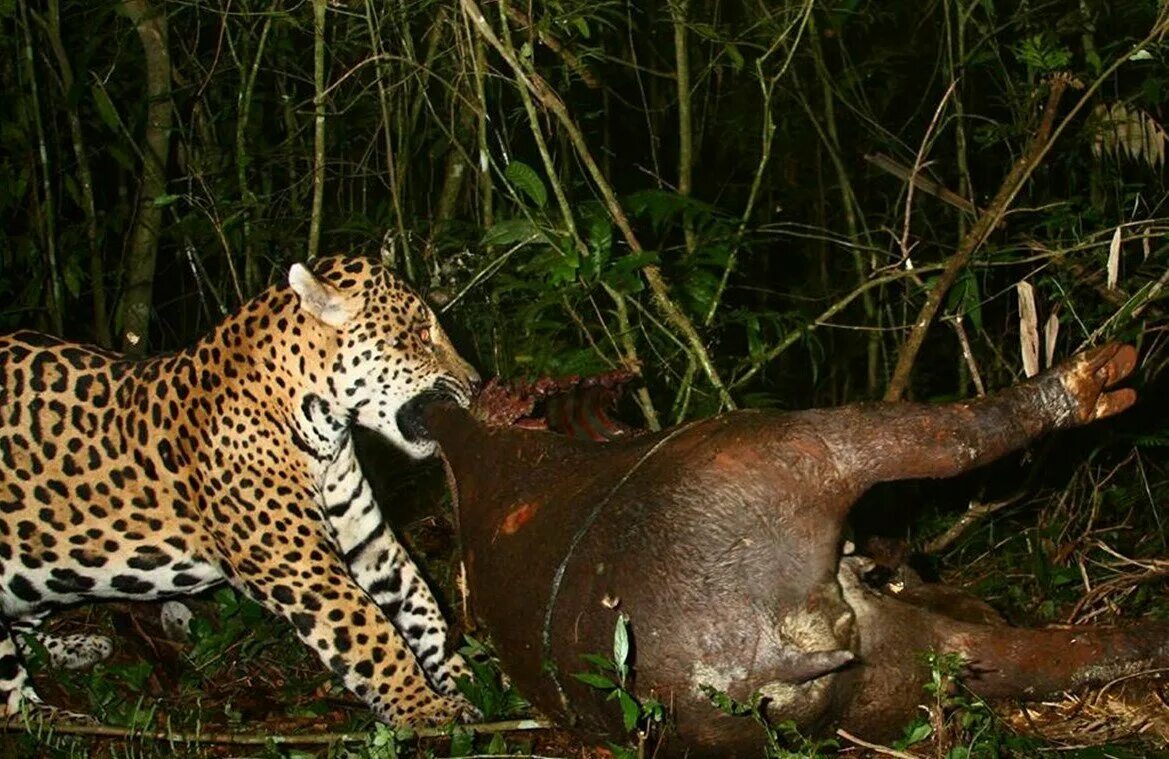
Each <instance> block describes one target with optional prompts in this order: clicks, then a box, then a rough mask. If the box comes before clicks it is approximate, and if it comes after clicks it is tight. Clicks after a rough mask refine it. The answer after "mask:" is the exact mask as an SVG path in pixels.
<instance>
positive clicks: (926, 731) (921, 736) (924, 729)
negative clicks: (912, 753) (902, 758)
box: [898, 722, 934, 748]
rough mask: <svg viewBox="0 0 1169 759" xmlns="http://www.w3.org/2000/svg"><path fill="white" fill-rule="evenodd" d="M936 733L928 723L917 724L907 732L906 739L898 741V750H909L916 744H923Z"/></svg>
mask: <svg viewBox="0 0 1169 759" xmlns="http://www.w3.org/2000/svg"><path fill="white" fill-rule="evenodd" d="M933 732H934V730H933V728H932V727H930V725H929V723H928V722H917V723H914V724H913V725H911V726H910V727H909V728H908V729H907V730H906V732H905V737H904V738H902V739H901V740H900V741H898V748H908V747H910V746H912V745H913V744H915V743H921V742H922V741H924V740H925V739H926V738H928V737H930V735H932V734H933Z"/></svg>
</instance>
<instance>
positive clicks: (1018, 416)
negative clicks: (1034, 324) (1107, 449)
mask: <svg viewBox="0 0 1169 759" xmlns="http://www.w3.org/2000/svg"><path fill="white" fill-rule="evenodd" d="M1134 366H1136V350H1135V349H1134V348H1133V347H1132V346H1130V345H1118V344H1110V345H1105V346H1102V347H1100V348H1095V349H1093V350H1089V351H1085V352H1084V353H1081V354H1079V355H1077V356H1075V357H1073V358H1072V359H1070V360H1069V361H1067V362H1065V363H1063V364H1060V365H1059V366H1056V367H1054V368H1052V369H1049V370H1048V371H1046V372H1044V373H1042V374H1040V375H1038V376H1036V377H1033V378H1032V379H1029V380H1027V381H1026V382H1023V383H1020V384H1018V385H1015V386H1014V387H1010V388H1007V389H1006V390H1002V391H1000V392H997V393H995V394H993V395H990V396H987V397H985V398H980V399H977V400H973V401H968V402H964V403H950V404H943V405H925V404H917V403H879V404H861V405H856V406H846V407H844V408H839V409H829V410H824V411H809V412H806V417H805V419H806V420H807V421H810V422H812V423H813V425H814V426H815V429H816V430H817V434H818V436H819V437H820V438H821V439H822V440H823V441H824V443H825V444H826V445H827V446H828V447H829V449H830V450H831V452H832V454H833V456H834V457H835V462H836V464H837V466H838V468H839V470H840V471H841V473H842V474H844V475H845V476H850V477H852V478H855V480H859V481H861V482H862V483H864V484H866V485H871V484H873V483H876V482H883V481H887V480H900V479H913V478H918V477H950V476H953V475H956V474H959V473H961V472H963V471H966V470H968V469H973V468H974V467H976V466H979V465H981V464H985V463H987V462H990V461H993V460H994V459H996V458H998V457H1000V456H1002V455H1004V454H1006V453H1008V452H1010V451H1012V450H1015V449H1017V448H1021V447H1022V446H1024V445H1026V444H1027V443H1029V442H1030V441H1031V440H1033V439H1034V438H1036V437H1037V436H1039V435H1040V434H1042V433H1044V432H1047V431H1049V430H1054V429H1060V428H1065V427H1074V426H1077V425H1081V424H1087V423H1088V422H1091V421H1094V420H1096V419H1103V418H1104V417H1107V416H1112V415H1113V414H1116V413H1119V412H1121V411H1123V410H1125V409H1126V408H1128V407H1129V406H1131V405H1132V404H1133V402H1134V401H1135V400H1136V393H1135V392H1134V391H1132V390H1130V389H1122V390H1115V391H1111V392H1108V391H1107V388H1109V387H1111V386H1112V385H1114V384H1115V383H1117V382H1119V381H1120V380H1122V379H1124V378H1125V377H1126V376H1128V374H1129V373H1130V372H1131V371H1132V370H1133V367H1134ZM820 417H822V418H820ZM855 480H854V481H855Z"/></svg>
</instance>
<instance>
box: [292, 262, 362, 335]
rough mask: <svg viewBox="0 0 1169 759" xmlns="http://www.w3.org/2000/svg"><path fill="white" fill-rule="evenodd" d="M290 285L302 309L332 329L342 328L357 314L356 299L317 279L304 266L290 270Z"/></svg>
mask: <svg viewBox="0 0 1169 759" xmlns="http://www.w3.org/2000/svg"><path fill="white" fill-rule="evenodd" d="M288 284H289V285H290V286H291V287H292V291H293V292H295V293H296V295H297V297H298V298H300V307H301V308H303V309H304V310H305V311H307V312H308V313H309V314H311V315H312V316H313V318H315V319H318V320H320V321H322V322H324V323H325V324H328V325H329V326H330V327H340V326H342V325H344V324H345V322H347V321H349V320H350V319H352V318H353V317H354V316H355V315H356V314H357V310H358V308H359V304H358V303H357V302H356V301H357V299H356V298H353V297H350V296H347V295H345V293H343V292H341V291H340V290H338V289H337V288H335V287H333V286H332V285H329V284H327V283H325V282H322V281H321V280H319V279H317V278H316V277H314V276H313V273H312V272H311V271H309V270H308V268H307V267H305V266H304V265H303V264H293V265H292V268H291V269H289V270H288Z"/></svg>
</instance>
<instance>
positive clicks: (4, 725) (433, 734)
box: [0, 719, 552, 746]
mask: <svg viewBox="0 0 1169 759" xmlns="http://www.w3.org/2000/svg"><path fill="white" fill-rule="evenodd" d="M551 727H552V724H551V723H549V722H545V721H543V720H536V719H515V720H505V721H502V722H483V723H480V724H476V725H458V726H457V729H459V730H464V731H466V732H469V733H477V734H479V733H504V732H515V731H521V730H547V729H549V728H551ZM0 731H5V732H27V733H31V734H33V735H38V736H39V735H44V734H54V735H82V736H91V737H95V738H130V739H135V740H143V741H162V742H166V743H214V744H221V745H227V746H266V745H269V744H277V745H282V746H327V745H332V744H336V743H364V742H366V741H368V740H369V739H370V738H371V737H372V736H373V735H374V733H372V732H357V733H305V734H301V735H285V734H269V733H204V732H201V731H198V730H197V731H195V732H193V733H190V732H172V731H168V730H142V729H141V728H134V727H117V726H114V725H78V724H71V723H53V722H47V721H46V722H38V721H35V720H30V721H23V722H19V721H9V722H0ZM410 734H412V735H414V736H416V737H418V738H440V737H443V736H447V735H450V734H451V728H450V727H418V728H413V729H411V730H410Z"/></svg>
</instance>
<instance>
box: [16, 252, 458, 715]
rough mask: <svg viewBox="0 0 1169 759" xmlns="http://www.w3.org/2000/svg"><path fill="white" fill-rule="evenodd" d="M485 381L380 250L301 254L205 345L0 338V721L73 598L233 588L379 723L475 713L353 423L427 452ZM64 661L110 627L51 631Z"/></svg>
mask: <svg viewBox="0 0 1169 759" xmlns="http://www.w3.org/2000/svg"><path fill="white" fill-rule="evenodd" d="M478 385H479V377H478V375H477V374H476V372H475V370H474V369H473V368H472V367H471V365H470V364H468V363H467V362H466V361H464V360H463V359H462V358H461V357H460V356H459V354H458V352H457V351H456V350H455V349H454V347H453V346H452V344H451V342H450V340H449V339H448V337H447V336H446V334H445V333H444V332H443V330H442V328H441V327H440V326H439V323H438V320H437V318H436V316H435V314H434V312H433V311H432V310H431V309H430V308H429V307H428V306H427V305H426V303H425V302H424V301H423V300H422V299H421V298H420V297H419V296H418V295H417V294H416V293H415V292H413V291H412V290H411V289H410V288H409V287H408V286H407V285H406V284H404V283H403V282H402V281H401V280H400V279H399V278H397V277H396V276H395V275H394V274H393V273H392V272H391V271H390V270H389V269H388V268H386V267H385V266H384V265H382V263H381V262H379V261H377V260H374V259H368V258H361V257H348V256H330V257H324V258H318V259H316V260H315V261H313V262H311V263H310V264H309V265H304V264H300V263H296V264H293V265H292V266H291V268H290V269H289V271H288V278H287V282H286V283H281V284H277V285H274V286H272V287H270V288H269V289H268V290H266V291H265V292H263V293H261V294H260V295H259V296H257V297H256V298H254V299H252V300H251V301H249V302H247V303H246V304H244V305H243V306H242V307H241V308H240V310H239V311H237V312H236V313H234V314H233V315H231V316H229V317H228V318H226V319H225V320H224V321H223V322H222V323H221V324H220V325H219V326H218V327H216V328H215V329H214V330H213V331H212V333H211V334H210V335H209V336H207V337H205V338H203V339H202V340H201V341H200V342H198V343H197V344H196V345H194V346H193V347H191V348H189V349H187V350H183V351H180V352H177V353H173V354H169V355H163V356H157V357H152V358H147V359H130V358H127V357H125V356H122V355H119V354H117V353H113V352H110V351H106V350H103V349H100V348H96V347H93V346H89V345H85V344H82V343H77V342H69V341H65V340H61V339H58V338H56V337H51V336H48V335H44V334H41V333H37V332H31V331H24V332H17V333H14V334H10V335H6V336H0V718H5V717H11V716H14V715H17V714H19V713H22V711H24V710H29V709H34V710H38V711H39V710H45V711H47V712H50V713H57V714H59V713H60V712H59V710H54V709H53V707H51V706H48V705H46V704H44V703H43V702H42V701H41V699H40V698H39V697H38V696H37V694H36V692H35V690H34V688H33V687H32V683H31V681H30V679H29V676H28V671H27V668H26V666H25V659H24V656H23V651H22V645H23V642H24V634H27V633H32V634H34V635H35V634H36V629H37V625H38V624H39V623H40V622H41V621H42V620H43V619H44V618H45V617H46V616H47V615H48V614H49V613H51V612H52V611H54V610H56V609H59V608H61V607H65V606H70V605H76V604H82V603H87V602H91V601H97V600H102V599H132V600H152V599H159V598H163V597H172V596H179V595H187V594H194V593H198V592H200V591H202V590H204V589H206V588H210V587H212V586H214V585H217V584H220V583H228V584H230V585H231V586H233V587H234V588H236V589H237V590H238V591H240V592H242V593H243V594H246V595H247V596H249V597H251V598H252V599H254V600H255V601H257V602H258V603H259V604H261V605H262V606H264V607H265V608H266V609H268V610H269V611H271V612H273V613H275V614H278V615H280V616H281V617H283V618H284V619H286V620H287V621H288V622H289V623H290V624H291V626H292V628H293V629H294V630H295V632H296V635H297V636H298V637H299V638H300V639H301V640H302V641H303V642H304V644H305V645H306V646H308V647H309V648H310V649H311V650H313V651H314V652H316V654H317V655H318V656H319V657H320V658H321V660H322V661H323V662H324V663H325V665H326V666H327V667H328V668H329V669H330V670H331V671H332V672H334V673H336V675H337V676H338V677H340V678H341V680H342V681H343V682H344V684H345V686H346V687H347V688H348V689H349V690H350V691H352V692H353V693H354V694H356V695H357V696H358V697H359V698H360V699H362V700H363V701H364V702H365V703H366V704H368V706H369V708H370V709H371V710H372V711H373V712H374V714H375V715H376V716H377V717H378V718H379V719H381V720H383V721H385V722H388V723H391V724H395V725H406V724H431V723H437V722H446V721H449V720H451V719H460V718H467V717H470V716H472V715H473V714H474V711H473V708H472V707H470V705H469V704H468V703H467V701H466V700H465V699H463V697H462V696H460V695H459V693H458V689H457V687H456V680H457V679H458V678H459V677H460V676H463V675H465V674H466V673H467V669H466V664H465V662H464V661H463V660H462V659H461V658H460V657H459V655H458V654H457V653H455V652H452V651H451V646H449V645H448V643H449V642H448V640H447V637H448V629H447V624H446V622H445V620H444V618H443V616H442V613H441V611H440V609H439V605H438V603H437V602H436V600H435V596H434V595H433V593H432V592H431V590H430V589H429V587H428V586H427V585H426V583H425V581H424V580H423V578H422V576H421V575H420V573H419V570H418V567H417V566H416V565H415V564H414V562H413V561H412V560H411V559H410V557H409V556H408V555H407V553H406V551H405V549H404V548H403V546H402V545H401V544H400V543H399V541H398V540H397V538H396V537H395V535H394V534H393V532H392V531H391V529H390V527H389V526H388V524H387V523H386V521H385V518H384V516H383V514H382V512H381V510H380V509H379V506H378V504H377V502H376V501H375V500H374V497H373V494H372V492H371V489H370V486H369V484H368V483H367V481H366V479H365V477H364V476H363V474H362V470H361V468H360V466H359V464H358V461H357V456H356V454H355V449H354V442H353V435H352V432H353V429H354V426H355V425H360V426H363V427H367V428H370V429H372V430H374V431H375V432H377V433H380V434H381V435H382V436H384V437H386V438H387V439H388V440H389V441H390V442H391V443H393V444H394V445H395V446H397V447H398V448H400V449H401V450H403V451H404V452H405V453H407V454H408V455H409V456H411V457H414V458H424V457H426V456H428V455H430V454H432V453H433V451H434V443H433V441H431V440H430V439H429V438H428V437H427V435H426V432H425V428H424V426H423V425H422V423H421V419H420V414H421V410H422V409H423V408H424V407H425V405H426V404H427V403H428V402H429V401H430V400H432V399H435V398H446V399H450V400H453V401H455V402H457V403H459V404H462V405H466V404H468V403H469V402H470V399H471V396H472V395H473V393H474V392H475V390H476V389H477V387H478ZM45 641H46V642H47V645H46V648H47V649H48V651H49V653H50V655H51V656H52V657H53V658H59V659H62V660H65V661H67V662H71V663H73V664H77V663H84V662H87V661H93V660H97V659H100V658H101V657H103V656H105V655H107V654H108V653H109V651H110V644H109V641H108V639H104V638H102V637H101V636H94V637H74V636H71V637H69V638H56V639H54V638H50V637H46V638H45Z"/></svg>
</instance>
